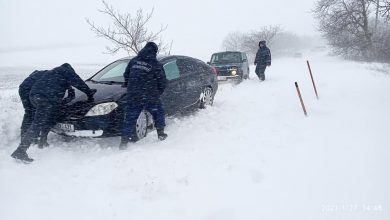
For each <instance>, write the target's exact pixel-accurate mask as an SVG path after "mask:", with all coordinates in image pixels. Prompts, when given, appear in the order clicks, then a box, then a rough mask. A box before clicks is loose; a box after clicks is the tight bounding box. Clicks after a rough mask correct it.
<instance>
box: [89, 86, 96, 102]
mask: <svg viewBox="0 0 390 220" xmlns="http://www.w3.org/2000/svg"><path fill="white" fill-rule="evenodd" d="M96 92H97V90H96V89H91V90H90V93H89V94H88V101H93V100H94V98H93V95H94V94H95V93H96Z"/></svg>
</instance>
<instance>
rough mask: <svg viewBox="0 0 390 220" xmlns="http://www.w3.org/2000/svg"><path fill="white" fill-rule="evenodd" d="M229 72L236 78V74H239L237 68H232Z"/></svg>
mask: <svg viewBox="0 0 390 220" xmlns="http://www.w3.org/2000/svg"><path fill="white" fill-rule="evenodd" d="M229 71H230V74H232V75H233V76H235V75H236V74H237V71H238V70H237V67H232V68H230V69H229Z"/></svg>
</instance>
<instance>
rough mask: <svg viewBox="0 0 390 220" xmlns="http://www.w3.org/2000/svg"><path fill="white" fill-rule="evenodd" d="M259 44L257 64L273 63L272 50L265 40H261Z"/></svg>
mask: <svg viewBox="0 0 390 220" xmlns="http://www.w3.org/2000/svg"><path fill="white" fill-rule="evenodd" d="M260 44H262V45H263V46H260ZM259 46H260V47H259V49H258V50H257V53H256V58H255V65H262V66H268V65H271V51H270V50H269V48H268V47H267V46H266V44H265V41H260V43H259Z"/></svg>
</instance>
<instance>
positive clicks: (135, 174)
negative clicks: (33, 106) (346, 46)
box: [0, 54, 390, 220]
mask: <svg viewBox="0 0 390 220" xmlns="http://www.w3.org/2000/svg"><path fill="white" fill-rule="evenodd" d="M306 58H310V61H311V65H312V69H313V72H314V78H315V80H316V82H317V88H318V92H319V96H320V100H316V99H315V95H314V92H313V88H312V87H311V81H310V78H309V75H308V71H307V68H306V63H305V59H306ZM305 59H301V58H299V59H297V58H284V59H277V60H274V61H273V65H272V67H271V68H269V69H267V72H266V77H267V80H266V81H265V82H261V83H260V82H259V81H258V80H257V78H256V77H255V75H254V74H253V67H252V73H251V79H250V80H248V81H245V82H243V83H241V84H240V85H237V86H233V85H231V84H222V85H220V87H219V90H218V92H217V95H216V97H215V103H214V106H213V107H210V108H208V109H205V110H200V111H198V112H196V113H194V114H191V115H188V116H181V117H178V118H170V119H168V121H167V122H168V126H167V133H168V134H169V137H168V139H167V140H166V141H164V142H159V141H157V138H156V134H155V133H150V134H149V135H148V136H147V137H146V138H145V139H144V140H141V141H140V142H139V143H137V144H134V145H133V146H131V147H130V148H129V149H128V150H126V151H119V150H118V148H117V145H118V144H119V138H109V139H104V140H102V139H93V140H91V139H79V140H76V141H74V142H71V143H65V142H63V141H62V140H61V138H60V137H58V136H57V135H54V134H52V135H50V137H49V143H51V147H49V148H47V149H43V150H41V149H37V147H36V146H32V147H31V148H30V149H29V154H30V155H31V157H33V158H34V159H36V161H35V162H34V163H32V164H30V165H24V164H20V163H16V162H15V161H14V160H12V159H11V157H10V156H9V155H10V153H12V151H13V150H14V149H15V148H16V146H17V144H18V139H19V137H18V134H19V126H20V123H21V117H22V113H23V109H22V105H21V103H20V101H19V99H18V95H17V86H18V84H19V83H20V81H21V80H22V79H23V77H25V76H26V74H28V73H29V72H31V71H30V70H33V69H29V68H27V67H26V68H16V67H12V68H4V67H0V79H1V83H0V91H1V93H0V103H1V105H2V107H3V108H2V112H1V113H0V123H1V125H0V140H1V144H0V219H4V220H9V219H10V220H11V219H25V218H28V219H40V220H41V219H66V220H69V219H94V220H98V219H137V220H138V219H213V220H215V219H223V220H226V219H238V220H241V219H343V220H345V219H354V220H356V219H381V220H385V219H390V211H389V196H390V193H389V187H388V186H389V185H390V181H389V179H390V175H389V172H388V167H389V160H388V159H389V157H390V149H389V147H390V135H389V127H390V117H389V115H388V114H389V112H390V103H389V100H390V92H389V90H390V87H389V84H390V68H389V66H386V65H381V64H364V63H356V62H347V61H342V60H340V59H338V58H331V57H327V56H323V55H319V54H306V56H305ZM98 68H99V67H96V66H76V71H77V72H84V76H88V75H89V74H91V73H93V72H94V71H95V70H97V69H98ZM86 70H88V71H86ZM295 81H298V83H299V85H300V88H301V92H302V94H303V98H304V100H305V104H306V107H307V110H308V114H309V117H304V115H303V113H302V110H301V109H300V104H299V100H298V97H297V94H296V91H295V86H294V82H295Z"/></svg>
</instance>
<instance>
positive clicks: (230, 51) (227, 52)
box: [213, 51, 244, 54]
mask: <svg viewBox="0 0 390 220" xmlns="http://www.w3.org/2000/svg"><path fill="white" fill-rule="evenodd" d="M219 53H244V52H241V51H222V52H217V53H213V54H219Z"/></svg>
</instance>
